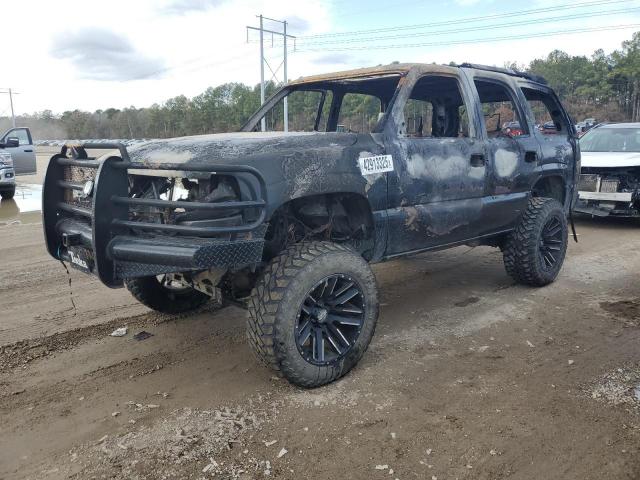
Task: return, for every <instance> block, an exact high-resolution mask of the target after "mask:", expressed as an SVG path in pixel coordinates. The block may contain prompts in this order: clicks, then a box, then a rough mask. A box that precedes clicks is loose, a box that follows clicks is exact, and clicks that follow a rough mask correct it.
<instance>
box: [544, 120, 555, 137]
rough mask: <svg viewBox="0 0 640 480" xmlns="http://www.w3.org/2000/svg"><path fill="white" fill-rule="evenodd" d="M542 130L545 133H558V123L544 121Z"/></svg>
mask: <svg viewBox="0 0 640 480" xmlns="http://www.w3.org/2000/svg"><path fill="white" fill-rule="evenodd" d="M540 130H541V131H542V133H544V134H545V135H555V134H556V133H558V129H557V127H556V124H555V123H553V122H545V123H543V124H542V128H541V129H540Z"/></svg>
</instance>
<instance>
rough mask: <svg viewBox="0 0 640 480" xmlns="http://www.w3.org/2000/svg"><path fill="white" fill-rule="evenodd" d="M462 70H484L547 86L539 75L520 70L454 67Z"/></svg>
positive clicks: (466, 66)
mask: <svg viewBox="0 0 640 480" xmlns="http://www.w3.org/2000/svg"><path fill="white" fill-rule="evenodd" d="M456 66H457V67H463V68H474V69H476V70H486V71H488V72H497V73H504V74H505V75H511V76H512V77H522V78H526V79H527V80H531V81H532V82H536V83H541V84H543V85H548V82H547V80H546V79H545V78H544V77H542V76H541V75H534V74H532V73H526V72H521V71H520V70H513V69H511V68H501V67H491V66H489V65H480V64H477V63H466V62H465V63H461V64H459V65H456Z"/></svg>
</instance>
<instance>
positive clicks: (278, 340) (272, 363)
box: [247, 241, 379, 388]
mask: <svg viewBox="0 0 640 480" xmlns="http://www.w3.org/2000/svg"><path fill="white" fill-rule="evenodd" d="M335 274H342V275H348V276H349V277H350V278H352V279H353V280H355V281H356V282H357V283H358V285H359V286H360V288H361V291H362V293H363V298H364V300H365V305H366V307H365V309H364V320H363V324H362V327H361V330H360V333H359V335H358V337H357V339H356V340H355V342H354V343H353V346H352V347H351V349H350V350H349V351H348V353H347V354H346V355H345V356H343V357H342V358H339V359H337V360H336V361H335V362H334V363H332V364H330V365H314V364H312V363H310V362H308V361H307V360H306V359H305V358H304V357H303V356H302V354H301V353H300V351H299V349H298V346H297V344H296V338H295V328H296V323H297V316H298V312H299V311H300V308H301V306H302V302H303V301H304V299H305V298H306V296H307V294H308V293H309V291H310V290H311V289H312V288H313V286H314V285H316V284H317V282H320V281H321V280H322V279H323V278H326V277H327V276H330V275H335ZM378 308H379V307H378V289H377V285H376V280H375V276H374V275H373V272H372V271H371V268H370V267H369V264H368V263H367V262H366V261H365V260H364V259H363V258H362V257H361V256H360V255H359V254H358V253H356V252H355V251H353V250H352V249H351V248H349V247H347V246H344V245H340V244H336V243H331V242H321V241H316V242H303V243H299V244H295V245H293V246H291V247H289V248H288V249H286V250H285V251H283V252H282V253H281V254H280V255H278V256H277V257H275V258H274V259H273V260H272V261H271V262H270V263H269V265H268V266H267V267H266V269H265V271H264V272H263V274H262V277H261V278H260V279H259V280H258V283H257V284H256V286H255V288H254V289H253V291H252V294H251V298H250V301H249V317H248V320H247V338H248V341H249V344H250V346H251V348H252V349H253V351H254V353H255V354H256V356H257V357H258V359H259V360H260V361H262V362H263V363H264V364H265V365H267V366H269V367H271V368H273V369H275V370H277V371H279V372H280V373H281V374H282V375H283V376H284V377H285V378H286V379H287V380H289V381H290V382H291V383H293V384H294V385H298V386H301V387H305V388H313V387H319V386H321V385H325V384H327V383H330V382H332V381H334V380H336V379H338V378H340V377H342V376H343V375H345V374H346V373H347V372H349V371H350V370H351V369H352V368H353V367H354V366H355V365H356V364H357V363H358V361H359V360H360V358H362V355H363V354H364V353H365V351H366V349H367V347H368V346H369V343H370V342H371V338H372V337H373V333H374V331H375V327H376V322H377V319H378Z"/></svg>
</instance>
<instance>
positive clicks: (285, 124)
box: [247, 15, 296, 132]
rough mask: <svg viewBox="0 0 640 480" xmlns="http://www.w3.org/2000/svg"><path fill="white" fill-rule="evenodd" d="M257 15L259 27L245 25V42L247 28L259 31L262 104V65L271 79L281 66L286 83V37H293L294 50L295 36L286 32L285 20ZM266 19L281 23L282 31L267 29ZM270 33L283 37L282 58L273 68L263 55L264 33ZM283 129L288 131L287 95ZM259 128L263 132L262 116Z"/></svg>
mask: <svg viewBox="0 0 640 480" xmlns="http://www.w3.org/2000/svg"><path fill="white" fill-rule="evenodd" d="M257 17H258V18H259V19H260V28H257V27H250V26H248V25H247V42H249V30H257V31H259V32H260V103H261V104H264V100H265V98H264V97H265V91H264V88H265V83H264V66H265V64H266V65H267V67H268V68H269V70H270V71H271V80H273V79H274V78H276V76H277V74H278V70H280V67H282V73H283V76H284V78H283V83H287V81H288V80H289V79H288V78H287V39H288V38H292V39H293V42H294V43H293V48H294V50H295V39H296V37H294V36H293V35H289V34H288V33H287V22H286V21H283V20H275V19H273V18H268V17H265V16H263V15H257ZM265 20H268V21H270V22H275V23H280V24H282V25H283V31H282V32H277V31H274V30H267V29H265V28H264V21H265ZM265 32H266V33H270V34H271V38H272V39H273V37H274V36H276V35H279V36H281V37H282V38H283V40H284V42H283V44H284V58H283V60H282V62H280V65H278V68H276V69H275V70H274V69H272V68H271V65H269V62H268V61H267V59H266V57H265V56H264V33H265ZM283 104H284V131H285V132H288V131H289V108H288V107H289V106H288V104H287V97H284V102H283ZM260 128H261V130H262V131H263V132H264V131H265V130H266V123H265V119H264V117H263V118H262V120H260Z"/></svg>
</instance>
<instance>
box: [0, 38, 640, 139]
mask: <svg viewBox="0 0 640 480" xmlns="http://www.w3.org/2000/svg"><path fill="white" fill-rule="evenodd" d="M507 66H508V67H512V68H517V69H519V70H524V71H527V72H530V73H534V74H537V75H542V76H543V77H545V78H546V79H547V81H548V82H549V84H550V85H551V86H552V87H553V88H554V90H555V91H556V92H557V93H558V95H559V96H560V98H561V100H562V101H563V103H564V105H565V107H566V108H567V109H568V110H569V112H570V114H571V115H572V117H573V118H574V120H575V121H579V120H582V119H584V118H589V117H594V118H596V119H597V120H599V121H633V122H636V121H640V32H637V33H635V34H634V35H633V37H632V39H631V40H628V41H625V42H623V43H622V46H621V48H620V49H619V50H615V51H614V52H612V53H610V54H606V53H605V52H604V51H602V50H597V51H595V52H594V53H593V55H591V56H590V57H587V56H572V55H569V54H567V53H565V52H563V51H561V50H554V51H553V52H551V53H549V54H548V55H547V57H546V58H540V59H536V60H533V61H532V62H531V63H530V64H529V65H528V66H527V65H519V64H517V63H515V62H514V63H510V64H508V65H507ZM266 89H267V95H271V94H272V93H274V92H275V91H276V89H277V85H275V84H273V83H268V84H267V86H266ZM310 98H311V97H309V96H307V97H306V98H301V99H300V100H296V99H294V98H293V97H292V98H291V100H290V102H289V107H288V108H289V116H290V119H291V120H290V121H291V122H293V123H294V126H295V124H296V123H297V122H299V123H301V124H302V123H304V122H305V121H308V120H306V119H307V118H308V115H307V114H308V113H312V112H313V109H314V108H317V102H315V101H313V99H311V100H310ZM327 102H328V100H327ZM259 106H260V88H259V85H256V86H253V87H251V86H248V85H244V84H242V83H225V84H223V85H220V86H218V87H209V88H207V89H206V90H205V91H204V92H203V93H201V94H200V95H197V96H195V97H193V98H187V97H186V96H184V95H179V96H177V97H174V98H170V99H169V100H167V101H165V102H163V103H159V104H154V105H152V106H150V107H146V108H136V107H133V106H131V107H128V108H124V109H116V108H109V109H106V110H96V111H95V112H86V111H82V110H73V111H66V112H63V113H62V114H56V113H53V112H51V111H49V110H45V111H43V112H37V113H34V114H31V115H23V116H20V117H18V118H17V123H18V124H19V125H23V126H28V127H30V128H31V129H32V133H33V135H34V137H35V138H36V139H89V138H169V137H176V136H183V135H198V134H204V133H220V132H230V131H237V130H238V129H239V128H240V127H241V126H242V125H243V124H244V122H246V120H247V119H248V118H249V116H250V115H251V114H252V113H253V112H254V111H255V110H256V109H257V108H258V107H259ZM372 109H375V107H374V106H373V105H372V104H371V102H362V101H359V100H358V99H349V101H346V102H345V104H344V105H343V109H342V112H341V118H340V123H341V124H344V125H346V128H351V127H350V126H351V125H354V126H355V127H353V128H354V129H355V130H360V131H362V130H364V129H365V128H367V127H370V126H371V124H372V123H375V121H376V114H375V112H373V110H372ZM325 110H326V106H325ZM372 112H373V113H372ZM267 120H268V121H269V119H267ZM271 121H272V122H276V120H274V119H271ZM9 126H10V119H8V118H6V117H5V118H0V129H3V127H4V129H6V128H9ZM273 126H275V124H274V125H273ZM359 126H361V127H362V129H360V128H358V127H359ZM304 127H305V128H308V127H309V126H308V125H304Z"/></svg>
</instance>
